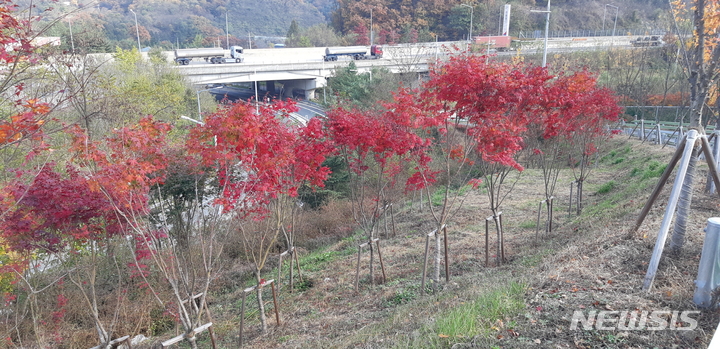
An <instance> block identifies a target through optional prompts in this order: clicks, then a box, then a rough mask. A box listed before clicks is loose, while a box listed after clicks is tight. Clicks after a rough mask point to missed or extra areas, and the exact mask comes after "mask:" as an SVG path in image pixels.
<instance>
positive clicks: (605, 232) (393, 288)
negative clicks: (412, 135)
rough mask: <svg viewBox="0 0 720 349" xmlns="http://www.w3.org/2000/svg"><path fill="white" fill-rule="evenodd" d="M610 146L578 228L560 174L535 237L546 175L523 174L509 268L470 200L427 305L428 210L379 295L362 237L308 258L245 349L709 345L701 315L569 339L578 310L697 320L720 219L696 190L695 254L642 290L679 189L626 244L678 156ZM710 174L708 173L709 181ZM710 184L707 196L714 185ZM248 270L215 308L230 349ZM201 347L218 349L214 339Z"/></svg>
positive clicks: (412, 227)
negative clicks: (548, 219)
mask: <svg viewBox="0 0 720 349" xmlns="http://www.w3.org/2000/svg"><path fill="white" fill-rule="evenodd" d="M603 147H604V149H603V154H605V156H603V157H602V158H601V160H600V161H599V163H598V166H597V168H596V169H595V170H593V174H592V175H591V176H590V179H589V181H588V182H587V183H586V187H585V193H586V199H585V202H586V206H585V208H584V210H583V212H582V214H581V215H579V216H577V215H575V214H568V207H567V204H568V195H569V186H570V182H572V181H573V177H572V174H571V173H570V172H569V171H564V172H562V173H561V175H560V178H559V181H558V190H557V193H556V197H557V201H556V205H555V210H554V211H555V218H556V220H555V222H554V226H555V230H554V231H553V232H552V233H551V234H548V235H545V234H541V235H540V236H539V237H538V236H536V229H535V220H536V217H537V211H536V210H537V205H538V202H539V201H540V199H541V195H540V193H541V190H542V189H541V182H542V176H541V175H540V174H539V172H538V170H533V169H527V170H526V171H525V172H524V173H523V174H522V176H521V177H520V179H519V181H518V183H517V185H516V186H515V189H514V190H513V191H512V193H511V195H510V196H509V198H508V201H507V204H505V205H504V209H503V220H504V224H505V225H506V239H507V247H506V249H507V250H506V255H507V256H508V258H509V262H508V263H507V264H504V265H502V266H496V265H494V263H493V260H494V253H493V252H492V251H493V249H492V246H494V245H493V242H494V239H493V237H492V236H490V246H491V256H490V266H485V255H484V233H483V232H484V223H483V221H484V217H486V216H488V215H489V214H488V211H487V209H486V208H485V205H486V203H487V198H486V197H485V196H484V195H483V194H482V193H480V192H473V193H471V194H470V195H471V196H470V197H469V198H468V199H467V201H466V203H465V205H464V206H463V208H462V210H461V211H460V212H459V213H458V215H457V216H456V217H455V219H454V220H453V221H452V223H451V225H450V228H449V249H450V251H451V252H450V273H451V279H450V283H449V284H443V285H442V290H441V291H439V292H437V293H435V294H432V293H431V294H427V295H423V294H421V292H420V270H421V269H422V263H423V262H422V258H423V249H424V244H425V238H424V234H426V233H428V232H429V231H430V229H432V228H431V226H430V224H429V223H428V221H429V219H427V218H425V217H426V216H425V215H426V214H427V213H423V212H422V211H420V210H419V207H418V204H417V202H416V203H415V204H414V205H410V204H408V206H406V207H405V208H404V209H403V210H402V212H399V213H398V215H397V217H396V224H397V236H395V237H389V238H387V239H383V240H382V243H383V245H382V248H383V250H382V253H383V259H384V261H385V268H386V271H387V277H388V279H387V282H385V283H383V284H381V285H377V286H371V285H369V279H368V278H367V264H366V263H367V255H364V256H363V262H364V264H363V265H362V268H361V283H360V292H359V293H356V292H355V291H354V277H355V267H356V263H357V253H356V251H357V248H356V246H357V245H358V244H359V243H360V242H361V237H360V236H357V235H356V236H349V237H346V238H343V239H342V240H341V241H339V242H336V243H333V244H331V245H330V246H327V247H325V248H323V249H320V250H315V251H308V250H307V249H303V250H301V259H300V264H301V266H302V270H303V271H302V272H303V277H304V282H303V283H301V286H300V290H299V291H296V292H295V293H292V294H291V293H288V291H287V288H286V286H285V285H283V290H282V291H280V292H279V309H280V312H281V319H282V325H281V326H280V327H278V328H276V327H275V326H274V325H275V322H274V317H273V315H272V314H273V313H272V297H271V296H270V294H269V293H267V295H266V296H265V300H266V302H267V305H266V306H267V309H268V317H269V319H270V320H269V321H270V323H271V331H270V333H269V334H268V335H265V336H261V335H259V327H258V326H259V323H258V318H257V311H256V310H255V309H257V305H256V303H255V302H254V301H253V299H254V298H253V297H252V296H249V297H248V300H247V303H246V307H247V308H246V309H247V310H246V312H247V313H246V318H245V335H244V342H245V344H246V347H248V348H358V347H360V348H443V347H451V346H452V347H453V348H648V347H656V348H690V347H705V346H707V343H708V342H709V340H710V338H711V336H712V334H713V332H714V329H715V326H716V325H717V322H718V320H719V316H718V314H717V313H716V312H715V311H703V312H702V313H701V314H699V315H694V316H693V318H695V319H696V320H698V322H699V327H698V328H697V329H696V330H694V331H670V330H665V331H648V330H644V331H617V330H612V331H602V330H595V329H593V330H582V329H578V330H570V319H571V317H572V314H573V312H574V311H575V310H581V311H586V312H587V311H590V310H598V311H599V310H615V311H623V310H627V311H633V310H639V311H653V310H677V311H682V310H695V306H694V305H693V303H692V295H693V292H694V285H693V280H694V278H695V276H696V275H697V263H698V259H699V254H700V251H701V247H702V241H703V238H704V234H702V229H703V228H704V227H705V224H706V223H705V221H706V219H707V218H709V217H711V216H714V215H717V213H716V212H717V211H716V210H717V201H716V199H715V198H710V197H708V196H706V195H704V194H702V193H701V192H700V189H699V188H700V187H701V185H697V186H696V188H697V192H696V195H695V201H694V208H693V217H692V223H691V226H690V228H689V230H688V231H689V233H688V234H689V238H688V243H687V245H686V246H687V247H686V249H685V251H684V252H683V254H682V256H681V257H680V258H670V257H668V256H667V255H665V256H664V258H663V261H662V262H661V264H660V268H659V274H658V276H657V278H656V281H655V286H654V288H653V289H652V291H651V292H649V293H644V292H643V291H641V289H640V287H641V284H642V279H643V277H644V275H645V272H646V269H647V263H648V261H649V259H650V254H651V251H652V248H653V246H654V243H655V236H656V234H657V230H658V227H659V223H660V220H661V218H662V215H663V211H664V206H665V203H666V202H667V196H668V193H669V190H670V189H669V188H667V187H666V189H665V190H664V192H663V194H662V196H661V198H660V200H659V201H658V202H659V204H658V205H656V206H655V207H654V208H653V209H652V211H651V214H650V216H649V217H648V219H647V220H646V222H645V224H643V226H642V227H641V229H640V231H639V234H638V236H637V237H635V238H631V239H626V232H627V229H628V227H629V226H630V225H631V223H633V222H634V221H635V219H636V218H637V214H638V212H639V210H640V208H641V207H642V206H643V205H644V203H645V200H646V198H647V196H648V194H649V192H650V191H651V190H652V188H653V187H654V185H655V184H656V182H657V177H658V176H659V175H660V173H661V172H662V168H663V164H665V163H667V161H668V160H669V158H670V156H671V155H672V152H673V151H674V150H673V149H670V148H665V149H662V148H661V147H659V146H655V145H649V144H647V143H645V144H641V143H640V142H639V141H637V140H628V139H627V137H626V136H617V137H616V138H614V139H612V140H610V141H609V142H608V143H607V144H604V145H603ZM705 172H706V171H705V169H704V167H703V166H701V167H700V171H699V173H700V174H701V175H703V174H704V173H705ZM700 178H702V179H701V180H700V181H699V182H701V184H702V182H704V176H701V177H700ZM326 214H327V213H326ZM237 268H239V267H236V269H234V270H232V271H231V272H229V274H228V277H223V278H221V279H220V280H218V284H217V285H216V286H215V288H214V290H213V292H212V295H211V298H210V300H211V302H212V304H211V310H212V312H213V316H214V317H215V323H216V324H217V326H216V334H217V336H218V339H219V340H220V342H221V343H225V345H227V346H228V347H230V346H233V345H234V343H236V341H237V334H238V323H239V322H240V321H239V312H240V299H241V293H242V288H243V287H245V286H250V285H251V283H248V284H243V283H242V282H240V280H242V278H241V277H240V276H241V275H244V274H245V272H246V271H243V270H242V269H241V268H240V269H237ZM275 273H276V271H273V272H272V273H268V275H277V274H275ZM378 274H379V273H378ZM284 277H285V278H286V277H287V274H286V275H285V276H284ZM376 278H377V280H380V278H379V275H376ZM282 282H283V283H284V284H286V283H287V281H286V280H284V279H283V281H282ZM267 292H269V290H268V291H267ZM202 338H203V341H207V336H206V335H205V336H204V337H202ZM206 344H209V343H207V342H206Z"/></svg>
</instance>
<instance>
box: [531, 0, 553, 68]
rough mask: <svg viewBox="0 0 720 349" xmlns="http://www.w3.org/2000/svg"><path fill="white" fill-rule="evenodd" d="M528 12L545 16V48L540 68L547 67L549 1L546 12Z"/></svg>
mask: <svg viewBox="0 0 720 349" xmlns="http://www.w3.org/2000/svg"><path fill="white" fill-rule="evenodd" d="M530 12H537V13H545V14H547V17H545V48H543V60H542V66H543V67H545V66H546V65H547V50H548V31H549V30H550V0H548V4H547V10H545V11H536V10H530Z"/></svg>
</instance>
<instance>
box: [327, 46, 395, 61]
mask: <svg viewBox="0 0 720 349" xmlns="http://www.w3.org/2000/svg"><path fill="white" fill-rule="evenodd" d="M382 55H383V50H382V46H380V45H372V46H370V53H369V54H368V48H367V47H366V46H339V47H327V48H325V55H324V56H323V60H324V61H325V62H329V61H337V60H338V58H339V57H342V56H349V57H352V58H353V59H354V60H360V59H380V58H382Z"/></svg>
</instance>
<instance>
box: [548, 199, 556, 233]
mask: <svg viewBox="0 0 720 349" xmlns="http://www.w3.org/2000/svg"><path fill="white" fill-rule="evenodd" d="M554 201H555V197H554V196H551V197H550V205H549V207H548V216H549V218H548V219H549V223H548V233H552V228H553V202H554Z"/></svg>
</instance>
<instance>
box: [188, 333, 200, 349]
mask: <svg viewBox="0 0 720 349" xmlns="http://www.w3.org/2000/svg"><path fill="white" fill-rule="evenodd" d="M187 341H188V343H190V348H192V349H198V346H197V337H195V336H193V337H192V338H188V340H187Z"/></svg>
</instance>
